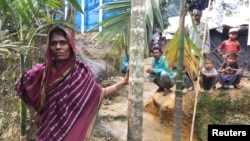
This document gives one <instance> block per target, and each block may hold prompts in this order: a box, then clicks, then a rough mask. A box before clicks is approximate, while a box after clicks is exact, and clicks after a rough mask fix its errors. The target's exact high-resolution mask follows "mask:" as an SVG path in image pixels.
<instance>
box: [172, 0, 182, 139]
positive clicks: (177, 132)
mask: <svg viewBox="0 0 250 141" xmlns="http://www.w3.org/2000/svg"><path fill="white" fill-rule="evenodd" d="M184 19H185V10H184V0H181V1H180V19H179V31H178V34H179V36H178V37H179V38H178V52H177V81H176V82H177V83H176V93H175V104H174V131H173V138H172V141H181V127H182V70H183V56H184V22H185V21H184Z"/></svg>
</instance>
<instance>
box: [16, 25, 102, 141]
mask: <svg viewBox="0 0 250 141" xmlns="http://www.w3.org/2000/svg"><path fill="white" fill-rule="evenodd" d="M57 28H58V27H57ZM52 30H53V29H52ZM65 32H66V34H67V41H68V43H69V46H70V47H71V48H72V50H74V49H75V42H74V40H73V36H72V34H71V33H69V32H67V31H65ZM49 35H50V34H49ZM48 39H50V38H49V37H48ZM48 43H49V41H48ZM48 43H47V49H46V62H45V64H39V65H37V66H35V67H33V68H32V69H31V70H29V71H27V72H26V73H24V74H23V76H22V77H21V79H20V80H19V81H18V82H17V84H16V85H15V90H16V91H17V95H18V96H20V98H21V99H22V100H23V101H24V102H25V103H27V104H30V105H32V106H33V107H35V109H37V111H39V114H40V115H41V119H40V123H39V125H38V130H37V135H36V141H72V140H74V141H83V140H86V136H87V133H88V132H90V131H88V129H89V126H90V124H91V123H92V121H93V119H94V117H95V115H97V111H98V109H99V104H100V101H101V99H102V96H101V86H100V85H99V84H98V83H96V81H95V79H94V77H93V74H92V72H91V70H90V69H89V67H88V66H87V65H86V64H84V63H82V62H80V61H78V60H76V59H75V58H76V56H75V53H73V55H72V56H71V57H70V58H69V59H68V61H67V62H66V63H65V65H64V66H62V68H60V69H58V70H59V71H58V72H56V73H52V71H51V66H52V65H53V61H52V60H53V58H52V57H51V55H50V51H49V49H48V48H49V44H48Z"/></svg>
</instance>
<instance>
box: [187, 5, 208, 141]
mask: <svg viewBox="0 0 250 141" xmlns="http://www.w3.org/2000/svg"><path fill="white" fill-rule="evenodd" d="M210 5H211V0H209V2H208V12H207V15H206V20H205V27H204V34H203V40H202V48H201V54H203V51H204V46H205V42H206V34H207V25H208V19H207V18H208V13H209V10H210V7H211V6H210ZM201 66H202V61H200V68H201ZM197 78H198V80H197V83H198V84H196V88H195V101H194V110H193V118H192V125H191V132H190V139H189V141H192V140H193V132H194V123H195V116H196V109H197V101H198V95H199V91H198V86H199V81H200V77H199V75H198V77H197Z"/></svg>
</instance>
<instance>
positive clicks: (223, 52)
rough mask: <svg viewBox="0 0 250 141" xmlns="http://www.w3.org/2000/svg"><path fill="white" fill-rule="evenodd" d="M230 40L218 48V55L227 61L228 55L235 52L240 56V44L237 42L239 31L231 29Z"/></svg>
mask: <svg viewBox="0 0 250 141" xmlns="http://www.w3.org/2000/svg"><path fill="white" fill-rule="evenodd" d="M228 36H229V38H228V39H227V40H224V41H223V42H222V43H221V44H220V46H219V47H218V53H219V55H220V56H222V57H223V58H224V60H226V58H227V55H228V54H229V53H230V52H235V53H236V54H237V56H238V57H239V54H240V43H239V42H238V41H237V36H238V29H237V28H231V29H230V30H229V33H228Z"/></svg>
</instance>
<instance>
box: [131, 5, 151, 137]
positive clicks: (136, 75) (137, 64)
mask: <svg viewBox="0 0 250 141" xmlns="http://www.w3.org/2000/svg"><path fill="white" fill-rule="evenodd" d="M145 4H146V2H145V0H131V29H130V47H129V49H130V52H129V54H130V64H129V72H130V73H129V80H130V82H129V97H128V135H127V140H128V141H141V140H142V122H143V119H142V112H143V98H142V96H143V81H144V79H143V74H144V46H145V35H146V33H145V32H146V23H145V21H146V20H145V18H146V17H145V12H146V11H145V9H146V5H145Z"/></svg>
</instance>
